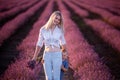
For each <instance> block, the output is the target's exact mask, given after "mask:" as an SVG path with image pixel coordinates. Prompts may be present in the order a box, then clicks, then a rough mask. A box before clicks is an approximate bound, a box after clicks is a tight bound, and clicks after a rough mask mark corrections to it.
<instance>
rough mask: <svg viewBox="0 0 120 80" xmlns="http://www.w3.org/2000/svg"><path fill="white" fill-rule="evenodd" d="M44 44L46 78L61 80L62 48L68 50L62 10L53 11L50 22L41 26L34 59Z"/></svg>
mask: <svg viewBox="0 0 120 80" xmlns="http://www.w3.org/2000/svg"><path fill="white" fill-rule="evenodd" d="M43 44H44V45H45V50H44V54H43V60H42V62H43V66H44V71H45V76H46V80H60V71H61V65H62V51H61V48H62V50H66V47H65V45H66V41H65V38H64V29H63V17H62V14H61V12H60V11H55V12H53V13H52V15H51V16H50V18H49V20H48V22H47V23H46V24H45V25H44V26H43V27H41V29H40V32H39V38H38V41H37V44H36V50H35V53H34V56H33V59H32V60H34V61H35V60H36V58H37V56H38V54H39V52H40V50H41V48H42V46H43ZM60 46H61V48H60Z"/></svg>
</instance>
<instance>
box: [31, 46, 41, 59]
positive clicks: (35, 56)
mask: <svg viewBox="0 0 120 80" xmlns="http://www.w3.org/2000/svg"><path fill="white" fill-rule="evenodd" d="M40 50H41V47H40V46H36V49H35V53H34V56H33V58H32V60H36V59H37V56H38V54H39V52H40Z"/></svg>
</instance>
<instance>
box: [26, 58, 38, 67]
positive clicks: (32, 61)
mask: <svg viewBox="0 0 120 80" xmlns="http://www.w3.org/2000/svg"><path fill="white" fill-rule="evenodd" d="M27 64H28V67H29V68H30V69H34V68H35V64H36V61H35V60H31V61H28V63H27Z"/></svg>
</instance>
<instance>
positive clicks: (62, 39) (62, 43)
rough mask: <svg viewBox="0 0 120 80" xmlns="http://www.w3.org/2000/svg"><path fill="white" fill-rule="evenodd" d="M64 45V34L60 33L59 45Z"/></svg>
mask: <svg viewBox="0 0 120 80" xmlns="http://www.w3.org/2000/svg"><path fill="white" fill-rule="evenodd" d="M64 44H66V40H65V37H64V34H63V33H62V35H61V37H60V45H64Z"/></svg>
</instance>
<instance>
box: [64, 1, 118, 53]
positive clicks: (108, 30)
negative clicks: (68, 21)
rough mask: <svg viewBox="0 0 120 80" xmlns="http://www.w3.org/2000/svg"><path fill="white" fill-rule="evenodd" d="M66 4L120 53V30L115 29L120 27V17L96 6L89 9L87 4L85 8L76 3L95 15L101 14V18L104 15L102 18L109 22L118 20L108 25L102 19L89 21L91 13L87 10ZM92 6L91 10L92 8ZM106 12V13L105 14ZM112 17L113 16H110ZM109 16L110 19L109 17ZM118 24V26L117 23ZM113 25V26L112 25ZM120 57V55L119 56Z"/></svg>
mask: <svg viewBox="0 0 120 80" xmlns="http://www.w3.org/2000/svg"><path fill="white" fill-rule="evenodd" d="M64 2H65V3H67V4H68V5H69V6H70V7H71V8H72V9H73V10H75V13H77V14H78V15H79V16H80V17H83V18H84V21H85V22H86V24H88V25H90V26H91V27H92V29H94V31H96V32H97V33H99V36H100V37H101V38H102V39H103V40H105V41H106V42H108V43H109V44H110V45H111V46H112V47H113V48H115V49H117V50H118V51H119V52H120V32H119V30H117V29H115V25H116V26H118V27H119V25H120V23H119V22H120V21H119V17H120V16H116V15H113V14H111V13H110V12H107V11H106V10H104V9H100V8H96V7H94V6H91V5H89V7H87V6H88V5H87V4H85V5H84V6H82V5H83V3H80V2H75V3H76V4H78V5H80V6H82V7H84V8H86V9H88V10H91V11H92V12H94V13H97V14H98V13H99V14H101V16H102V15H103V17H102V18H106V20H107V21H111V19H112V18H116V19H115V20H113V21H114V22H113V21H111V22H112V23H111V22H110V23H106V22H105V21H104V20H102V19H94V20H92V19H88V18H86V17H88V16H89V14H88V13H89V12H88V11H87V10H85V9H81V8H79V7H78V6H76V5H74V4H73V3H71V2H69V1H67V0H65V1H64ZM90 6H91V8H90ZM103 12H105V13H103ZM108 15H111V16H108ZM107 16H108V17H107ZM117 21H118V23H117V24H116V23H115V22H117ZM111 24H113V25H111ZM118 55H120V54H118Z"/></svg>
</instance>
